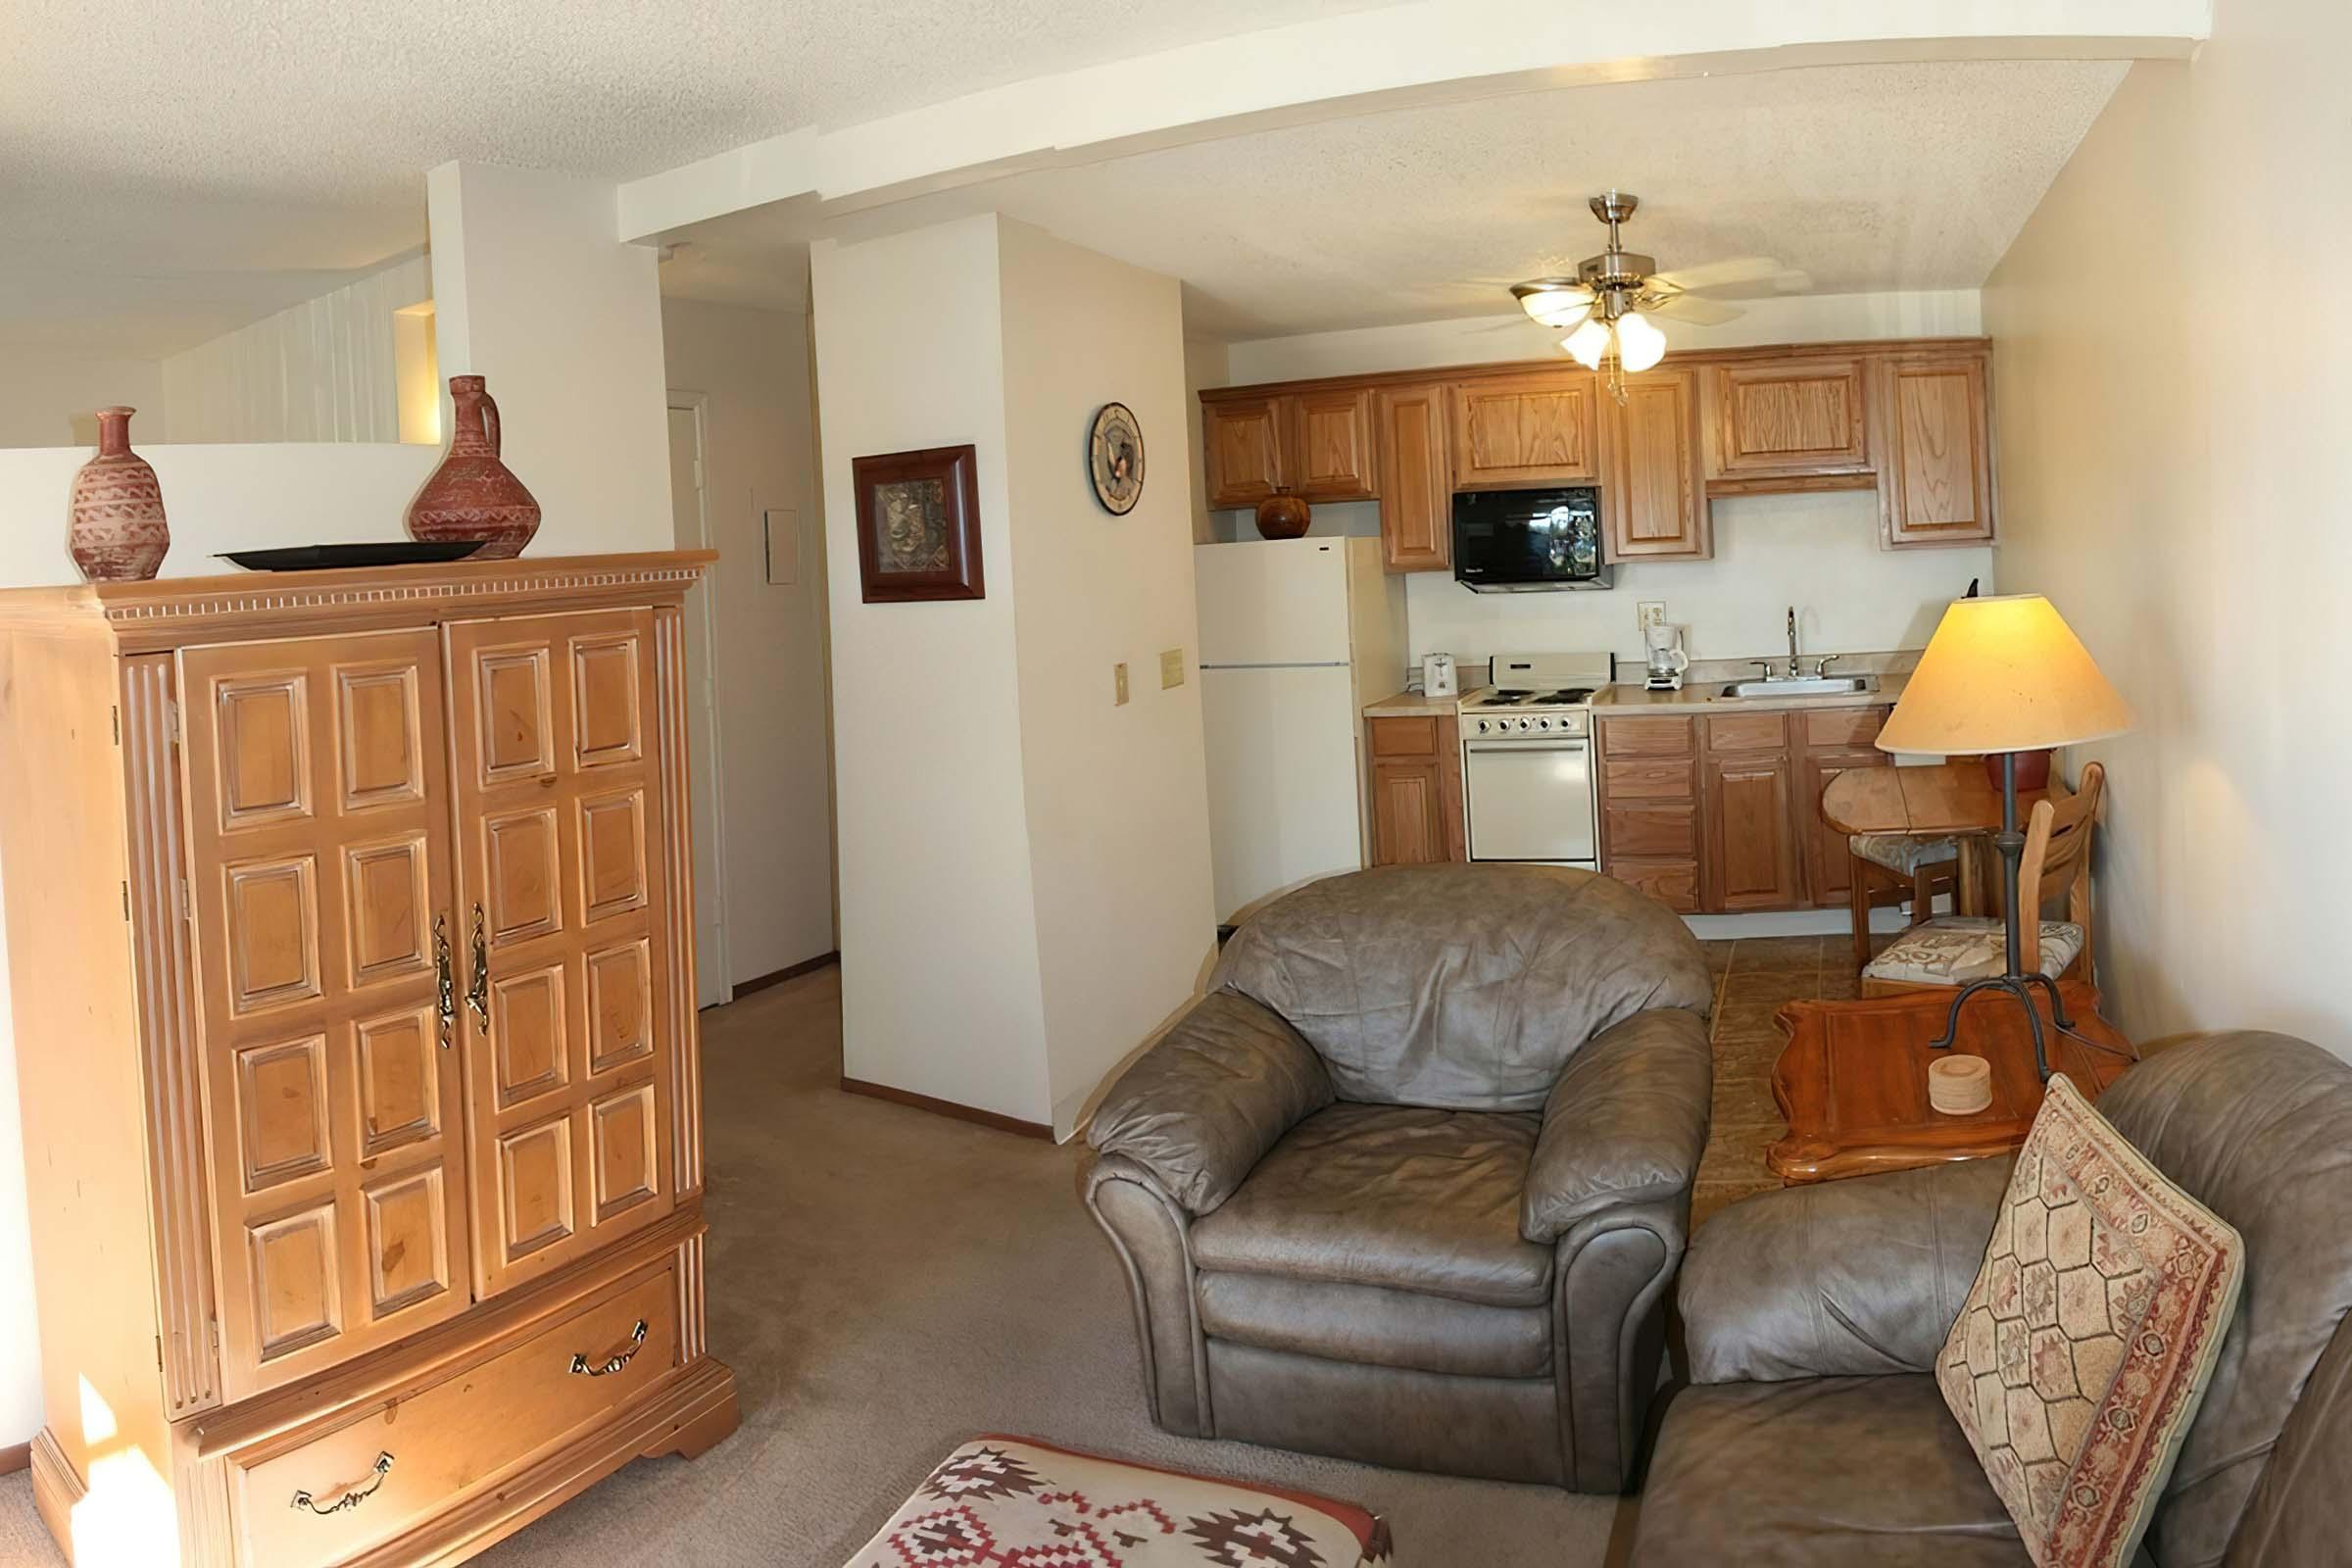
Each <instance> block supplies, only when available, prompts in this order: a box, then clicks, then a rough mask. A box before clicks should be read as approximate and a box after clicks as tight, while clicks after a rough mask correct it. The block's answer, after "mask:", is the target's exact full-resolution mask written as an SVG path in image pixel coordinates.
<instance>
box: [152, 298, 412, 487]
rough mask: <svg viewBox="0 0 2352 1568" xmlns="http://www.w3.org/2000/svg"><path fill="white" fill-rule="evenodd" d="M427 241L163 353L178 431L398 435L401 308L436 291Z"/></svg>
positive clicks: (190, 436)
mask: <svg viewBox="0 0 2352 1568" xmlns="http://www.w3.org/2000/svg"><path fill="white" fill-rule="evenodd" d="M432 292H433V281H432V269H431V266H430V264H429V263H428V262H427V261H426V260H425V257H424V254H423V253H422V252H421V251H420V252H418V253H417V254H416V255H414V256H405V257H402V258H400V259H399V260H398V261H395V262H391V263H388V264H387V265H385V266H383V267H381V268H378V269H377V270H374V271H372V272H369V273H368V275H367V276H365V277H361V278H357V279H355V280H353V281H352V282H350V283H347V284H345V285H344V286H343V287H341V288H338V289H334V290H331V291H329V292H328V293H325V294H321V295H319V297H318V298H317V299H313V300H305V301H304V302H303V303H301V304H300V305H296V306H293V307H291V308H290V309H287V310H283V311H280V312H278V313H277V314H276V315H274V316H269V317H265V318H263V319H261V320H258V321H255V322H253V323H252V324H251V325H248V326H242V327H239V328H238V329H237V330H236V331H234V332H227V333H223V334H222V335H221V336H220V337H217V338H214V339H213V340H212V341H210V342H208V343H200V344H198V345H197V346H196V347H194V348H192V349H188V350H186V351H184V352H182V353H179V354H174V355H172V356H170V357H169V358H167V359H166V360H165V361H164V395H165V398H166V399H167V402H168V404H169V409H168V417H167V418H166V419H165V421H164V423H163V425H162V426H161V429H162V433H163V434H164V436H165V437H166V438H168V439H170V440H172V441H241V442H260V441H398V440H399V439H400V404H399V397H398V391H399V387H398V378H397V374H396V371H395V362H396V358H397V357H396V355H395V353H394V346H393V345H394V337H395V333H394V327H393V320H394V317H395V313H397V312H399V311H401V310H403V309H405V308H407V307H409V306H412V305H415V304H417V303H418V302H419V301H422V300H424V299H427V298H429V297H430V296H431V294H432Z"/></svg>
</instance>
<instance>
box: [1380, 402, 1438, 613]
mask: <svg viewBox="0 0 2352 1568" xmlns="http://www.w3.org/2000/svg"><path fill="white" fill-rule="evenodd" d="M1373 421H1374V424H1375V426H1376V427H1377V428H1378V430H1379V432H1380V442H1379V446H1380V544H1381V553H1382V557H1383V559H1384V560H1385V562H1386V563H1387V565H1388V568H1389V570H1391V571H1446V570H1448V569H1449V568H1451V566H1452V565H1453V467H1452V463H1451V455H1450V453H1449V451H1448V448H1447V442H1446V388H1445V387H1444V386H1442V385H1440V384H1438V383H1436V382H1422V383H1419V384H1416V385H1413V386H1384V387H1382V388H1381V389H1380V391H1379V393H1378V395H1377V396H1376V397H1375V398H1374V400H1373Z"/></svg>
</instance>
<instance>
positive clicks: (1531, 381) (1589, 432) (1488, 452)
mask: <svg viewBox="0 0 2352 1568" xmlns="http://www.w3.org/2000/svg"><path fill="white" fill-rule="evenodd" d="M1594 385H1595V383H1594V381H1593V376H1592V375H1591V374H1590V373H1589V372H1586V371H1581V370H1552V371H1545V372H1544V373H1543V374H1541V375H1521V376H1496V377H1494V378H1491V379H1487V380H1480V381H1465V382H1462V383H1460V384H1458V385H1456V386H1455V387H1454V389H1453V483H1454V488H1455V489H1457V490H1479V489H1488V490H1496V489H1511V488H1516V487H1521V486H1526V485H1531V484H1590V483H1592V482H1593V480H1594V479H1596V478H1597V477H1598V476H1599V446H1600V439H1599V427H1598V423H1597V414H1598V411H1597V407H1596V399H1595V397H1594Z"/></svg>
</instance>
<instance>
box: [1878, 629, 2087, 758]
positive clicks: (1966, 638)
mask: <svg viewBox="0 0 2352 1568" xmlns="http://www.w3.org/2000/svg"><path fill="white" fill-rule="evenodd" d="M2130 728H2131V709H2130V708H2128V707H2127V706H2125V703H2124V700H2123V698H2122V697H2120V696H2119V695H2117V693H2116V690H2115V688H2114V687H2113V686H2110V685H2109V684H2108V683H2107V677H2106V676H2104V675H2102V674H2100V673H2099V666H2098V665H2097V664H2096V663H2094V662H2091V657H2090V653H2089V651H2088V650H2087V649H2085V648H2084V647H2083V646H2082V639H2081V638H2079V637H2077V636H2076V635H2075V633H2074V628H2072V627H2071V626H2069V625H2067V623H2066V620H2065V617H2063V616H2061V615H2060V614H2059V613H2058V611H2057V609H2056V608H2055V607H2054V606H2052V605H2051V603H2050V602H2049V601H2048V600H2047V599H2044V598H2043V597H2042V596H2041V595H2039V594H2001V595H1997V596H1995V597H1992V598H1988V599H1955V600H1953V601H1952V603H1951V605H1950V607H1949V608H1947V609H1946V610H1945V611H1944V613H1943V619H1942V620H1941V621H1939V622H1937V624H1936V635H1935V636H1934V637H1932V638H1930V639H1929V640H1928V649H1927V652H1926V653H1924V654H1922V655H1920V656H1919V667H1918V668H1917V669H1915V670H1913V671H1912V672H1911V679H1910V681H1909V683H1908V684H1906V685H1905V686H1904V687H1903V695H1902V697H1901V698H1900V699H1899V700H1898V701H1897V702H1896V703H1895V705H1894V711H1893V712H1892V713H1890V714H1888V715H1887V724H1886V727H1885V728H1884V729H1882V730H1880V731H1879V750H1881V751H1883V752H1895V753H1911V754H1916V755H1922V756H1933V757H1970V756H1983V755H1986V754H1989V753H1994V752H2032V751H2039V750H2040V749H2042V748H2043V747H2048V746H2073V745H2077V744H2079V743H2081V742H2082V741H2095V740H2098V739H2101V738H2102V737H2104V736H2108V735H2116V734H2121V733H2122V732H2123V731H2125V730H2127V729H2130Z"/></svg>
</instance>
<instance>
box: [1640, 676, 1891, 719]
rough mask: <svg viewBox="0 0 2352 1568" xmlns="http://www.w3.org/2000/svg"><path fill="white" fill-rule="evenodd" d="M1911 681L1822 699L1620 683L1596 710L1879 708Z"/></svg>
mask: <svg viewBox="0 0 2352 1568" xmlns="http://www.w3.org/2000/svg"><path fill="white" fill-rule="evenodd" d="M1910 679H1911V677H1910V676H1909V675H1908V674H1886V675H1881V676H1880V677H1879V689H1878V690H1877V691H1875V692H1831V693H1828V694H1826V695H1824V696H1820V697H1795V696H1765V697H1718V696H1715V695H1713V694H1714V692H1715V690H1716V689H1717V688H1718V687H1720V686H1722V685H1724V684H1725V682H1722V681H1709V682H1707V683H1705V684H1703V685H1695V686H1685V687H1684V688H1683V689H1682V690H1681V691H1679V692H1653V691H1649V690H1647V689H1645V688H1643V687H1641V686H1627V685H1623V684H1619V685H1616V686H1608V687H1604V688H1602V689H1601V690H1600V691H1597V692H1594V693H1593V711H1594V712H1613V711H1620V710H1622V711H1627V712H1641V713H1721V712H1735V713H1736V712H1739V711H1741V710H1743V709H1774V708H1877V707H1880V706H1882V705H1884V704H1887V703H1892V702H1894V701H1895V700H1896V699H1897V698H1899V697H1901V696H1902V695H1903V687H1904V686H1905V685H1907V684H1908V683H1909V682H1910Z"/></svg>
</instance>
